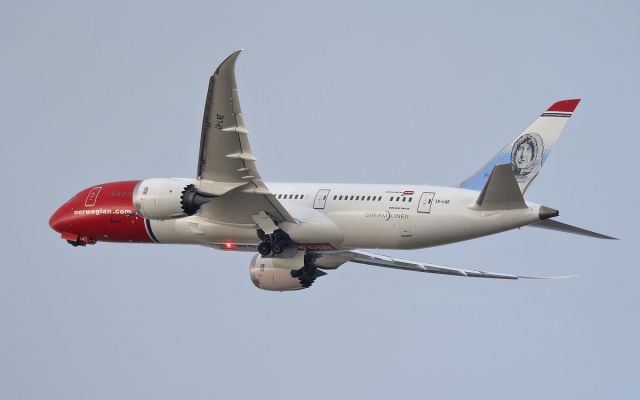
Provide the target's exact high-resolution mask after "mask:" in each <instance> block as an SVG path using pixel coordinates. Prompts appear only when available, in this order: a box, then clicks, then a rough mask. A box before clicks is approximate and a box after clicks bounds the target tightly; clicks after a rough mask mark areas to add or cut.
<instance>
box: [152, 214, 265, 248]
mask: <svg viewBox="0 0 640 400" xmlns="http://www.w3.org/2000/svg"><path fill="white" fill-rule="evenodd" d="M147 227H148V228H150V229H151V231H152V234H153V237H154V238H155V240H156V241H157V242H159V243H176V244H205V245H206V244H211V243H227V242H229V243H234V244H251V245H257V244H258V243H259V242H260V239H259V238H258V235H257V233H256V228H255V226H254V225H237V224H236V225H232V224H221V223H216V222H213V221H209V220H206V219H204V218H201V217H198V216H196V215H194V216H191V217H186V218H179V219H173V220H164V221H158V220H152V221H150V223H149V224H148V225H147Z"/></svg>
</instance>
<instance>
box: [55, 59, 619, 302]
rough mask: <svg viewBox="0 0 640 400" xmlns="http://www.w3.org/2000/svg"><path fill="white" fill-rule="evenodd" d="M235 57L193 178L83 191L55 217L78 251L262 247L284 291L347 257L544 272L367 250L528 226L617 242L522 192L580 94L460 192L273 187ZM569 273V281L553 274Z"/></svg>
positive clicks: (257, 277)
mask: <svg viewBox="0 0 640 400" xmlns="http://www.w3.org/2000/svg"><path fill="white" fill-rule="evenodd" d="M240 52H241V50H237V51H235V52H233V53H232V54H231V55H230V56H229V57H227V58H226V59H225V60H224V61H223V62H222V63H221V64H220V66H219V67H218V68H217V69H216V70H215V72H214V73H213V75H212V76H211V77H210V80H209V88H208V91H207V97H206V102H205V107H204V118H203V121H202V132H201V139H200V151H199V157H198V164H197V173H196V178H195V179H189V178H152V179H145V180H130V181H122V182H110V183H104V184H100V185H95V186H91V187H89V188H86V189H84V190H82V191H80V192H79V193H77V194H76V195H75V196H73V197H72V198H71V199H70V200H69V201H67V202H66V203H65V204H63V205H62V206H61V207H60V208H59V209H58V210H57V211H55V213H54V214H53V215H52V216H51V218H50V220H49V225H50V226H51V228H52V229H53V230H55V231H57V232H59V233H60V234H61V237H62V239H64V240H66V241H67V242H69V243H70V244H71V245H73V246H86V245H89V244H95V243H96V242H99V241H101V242H123V243H163V244H170V243H171V244H196V245H203V246H208V247H212V248H215V249H219V250H224V251H247V252H256V254H255V256H254V257H253V259H252V260H251V263H250V268H249V272H250V277H251V280H252V282H253V284H254V285H255V286H256V287H258V288H260V289H264V290H271V291H289V290H299V289H304V288H308V287H310V286H311V285H312V284H313V283H314V281H315V280H316V279H317V278H319V277H322V276H324V275H326V274H327V272H326V271H330V270H333V269H336V268H338V267H340V266H341V265H343V264H345V263H347V262H353V263H360V264H367V265H372V266H378V267H385V268H394V269H400V270H407V271H417V272H426V273H433V274H444V275H454V276H462V277H477V278H495V279H522V278H529V279H547V278H554V277H534V276H524V275H516V274H505V273H494V272H486V271H481V270H475V269H462V268H454V267H447V266H442V265H436V264H431V263H425V262H418V261H411V260H404V259H399V258H395V257H389V256H385V255H380V254H376V253H372V252H370V251H368V250H363V249H419V248H426V247H431V246H439V245H444V244H449V243H454V242H460V241H463V240H468V239H473V238H478V237H482V236H487V235H491V234H495V233H499V232H504V231H508V230H511V229H516V228H521V227H525V226H530V227H534V228H544V229H550V230H556V231H562V232H568V233H573V234H578V235H584V236H590V237H594V238H601V239H616V238H613V237H610V236H607V235H603V234H600V233H596V232H592V231H589V230H586V229H582V228H578V227H575V226H572V225H568V224H565V223H562V222H559V221H557V220H555V219H554V218H555V217H557V216H558V215H559V212H558V210H555V209H553V208H550V207H546V206H544V205H540V204H535V203H532V202H529V201H525V199H524V194H525V192H526V190H527V188H528V187H529V186H530V185H531V183H532V182H533V180H534V179H535V178H536V176H537V175H538V173H539V172H540V169H541V168H542V166H543V165H544V163H545V161H546V159H547V157H548V156H549V153H550V152H551V150H552V149H553V147H554V145H555V143H556V140H557V139H558V137H559V136H560V133H561V132H562V130H563V128H564V127H565V125H566V123H567V121H568V120H569V118H570V117H571V115H572V114H573V112H574V110H575V109H576V107H577V105H578V103H579V102H580V99H569V100H562V101H558V102H556V103H554V104H553V105H551V107H549V108H548V109H547V110H546V111H545V112H543V113H542V114H541V115H540V116H539V117H538V118H537V119H536V120H535V121H534V122H533V123H532V124H531V125H530V126H529V127H527V128H526V129H525V130H524V131H523V132H522V133H520V134H519V135H518V136H517V137H516V138H515V139H513V140H512V141H511V142H510V143H509V144H508V145H507V146H505V147H504V148H503V149H501V150H500V151H499V152H498V153H497V154H496V155H495V156H494V157H493V158H492V159H490V160H489V161H488V162H486V163H485V164H484V165H483V166H482V167H481V168H480V169H479V170H478V171H477V172H476V173H474V174H472V175H471V176H470V177H469V178H467V179H466V180H464V181H462V183H460V184H459V185H458V186H457V187H439V186H427V185H402V184H400V185H385V184H340V183H276V182H266V181H264V180H263V179H262V177H261V175H260V173H259V172H258V169H257V166H256V158H255V156H254V153H253V151H252V150H251V146H250V144H249V132H248V131H247V129H246V127H245V123H244V119H243V116H242V111H241V109H240V100H239V97H238V89H237V86H236V79H235V64H236V60H237V58H238V56H239V54H240ZM555 278H562V277H555Z"/></svg>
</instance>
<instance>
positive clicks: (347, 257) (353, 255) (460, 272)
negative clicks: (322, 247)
mask: <svg viewBox="0 0 640 400" xmlns="http://www.w3.org/2000/svg"><path fill="white" fill-rule="evenodd" d="M349 261H350V262H354V263H358V264H366V265H374V266H376V267H384V268H393V269H402V270H406V271H416V272H427V273H430V274H442V275H455V276H464V277H471V278H493V279H554V278H573V277H576V276H577V275H571V276H558V277H535V276H524V275H515V274H504V273H496V272H487V271H481V270H473V269H462V268H453V267H445V266H442V265H435V264H427V263H423V262H418V261H411V260H403V259H400V258H394V257H389V256H384V255H380V254H374V253H369V252H367V251H363V250H346V251H327V252H321V253H319V254H318V257H317V258H316V261H315V263H316V264H317V265H318V267H320V268H323V266H325V267H327V268H336V267H337V266H339V265H341V264H342V263H345V262H349Z"/></svg>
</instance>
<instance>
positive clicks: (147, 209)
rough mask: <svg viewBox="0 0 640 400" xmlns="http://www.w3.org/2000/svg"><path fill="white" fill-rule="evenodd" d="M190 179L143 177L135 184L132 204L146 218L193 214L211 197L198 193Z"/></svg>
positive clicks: (168, 217)
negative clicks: (143, 178)
mask: <svg viewBox="0 0 640 400" xmlns="http://www.w3.org/2000/svg"><path fill="white" fill-rule="evenodd" d="M194 183H195V181H194V180H191V179H177V178H170V179H165V178H154V179H145V180H144V181H141V182H140V183H138V185H137V186H136V189H135V190H134V195H133V205H134V207H135V209H136V212H137V213H138V214H140V215H142V216H143V217H144V218H148V219H160V220H164V219H173V218H181V217H186V216H188V215H193V214H195V213H196V212H197V211H198V209H199V208H200V206H202V205H203V204H204V203H207V202H209V201H211V200H212V199H213V197H212V196H207V195H203V194H201V193H198V190H197V189H196V188H195V186H194Z"/></svg>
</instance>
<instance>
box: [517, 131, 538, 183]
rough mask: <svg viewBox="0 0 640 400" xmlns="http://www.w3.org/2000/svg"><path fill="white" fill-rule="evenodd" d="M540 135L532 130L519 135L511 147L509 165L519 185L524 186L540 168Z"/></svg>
mask: <svg viewBox="0 0 640 400" xmlns="http://www.w3.org/2000/svg"><path fill="white" fill-rule="evenodd" d="M543 150H544V144H543V142H542V137H541V136H540V135H538V134H537V133H534V132H529V133H525V134H524V135H522V136H520V137H519V138H518V140H516V142H515V143H514V144H513V147H512V148H511V165H512V166H513V172H514V174H515V175H516V180H517V181H518V184H519V185H521V186H522V185H524V186H525V187H526V186H527V185H528V183H529V182H531V181H532V180H533V178H535V176H536V175H538V172H540V168H542V152H543Z"/></svg>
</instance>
